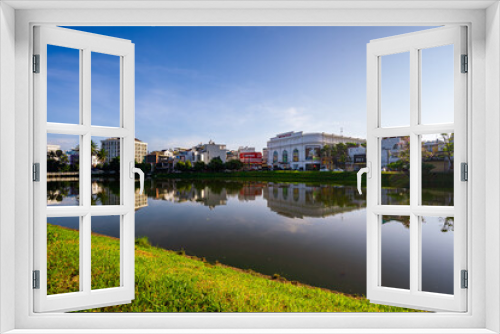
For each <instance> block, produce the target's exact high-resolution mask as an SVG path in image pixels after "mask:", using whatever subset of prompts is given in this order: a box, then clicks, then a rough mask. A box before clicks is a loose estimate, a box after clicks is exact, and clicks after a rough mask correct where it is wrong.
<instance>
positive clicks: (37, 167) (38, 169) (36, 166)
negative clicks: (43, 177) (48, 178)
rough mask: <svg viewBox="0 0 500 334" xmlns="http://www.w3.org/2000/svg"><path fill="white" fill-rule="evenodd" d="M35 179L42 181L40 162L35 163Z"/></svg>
mask: <svg viewBox="0 0 500 334" xmlns="http://www.w3.org/2000/svg"><path fill="white" fill-rule="evenodd" d="M33 181H35V182H40V164H39V163H38V162H36V163H34V164H33Z"/></svg>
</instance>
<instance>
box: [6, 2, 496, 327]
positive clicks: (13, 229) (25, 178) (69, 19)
mask: <svg viewBox="0 0 500 334" xmlns="http://www.w3.org/2000/svg"><path fill="white" fill-rule="evenodd" d="M131 4H132V5H131ZM10 6H14V7H17V8H19V10H16V11H14V10H13V9H12V8H11V7H10ZM72 6H73V8H71V7H72ZM98 6H99V8H97V7H98ZM120 6H123V7H126V6H132V7H133V9H124V8H123V7H122V8H120ZM148 6H150V8H149V9H147V7H148ZM151 6H154V7H162V6H163V7H164V8H160V9H158V8H154V9H151ZM176 6H177V8H175V7H176ZM180 6H184V7H185V8H181V9H179V8H178V7H180ZM201 6H203V8H200V7H201ZM391 6H397V7H398V8H397V9H391ZM488 6H489V7H488ZM23 7H24V8H25V9H21V8H23ZM59 7H69V8H59ZM76 7H78V8H80V9H74V8H76ZM85 7H86V9H81V8H85ZM103 7H108V8H114V10H103V9H102V8H103ZM141 7H142V8H143V10H137V8H141ZM168 7H170V8H168ZM224 7H227V8H224ZM487 7H488V8H487ZM30 8H31V9H30ZM33 8H34V9H33ZM43 8H45V9H43ZM349 8H351V9H349ZM368 8H369V9H368ZM374 8H375V9H374ZM353 9H354V10H353ZM14 18H15V20H14ZM35 24H57V25H67V26H70V25H218V26H220V25H339V26H343V25H365V26H366V25H381V26H387V25H401V24H404V25H412V26H424V25H428V26H435V25H443V24H465V25H467V26H468V28H469V29H468V31H469V50H468V54H469V57H470V59H471V62H470V63H469V69H470V71H471V75H469V76H468V86H469V87H470V89H469V91H468V105H469V108H468V109H469V110H470V112H469V116H468V117H469V122H468V124H469V125H468V132H469V133H470V134H471V139H470V141H469V143H468V146H469V152H470V154H471V157H470V159H469V161H470V166H469V177H470V181H469V190H468V198H470V199H471V200H470V201H469V203H468V206H469V208H468V220H469V222H471V223H470V224H469V226H470V227H469V231H468V234H469V235H470V236H471V238H470V239H469V241H468V243H469V244H468V251H469V256H468V259H469V261H468V262H469V263H468V268H469V272H470V275H469V289H468V303H469V305H468V312H466V313H458V314H457V313H435V314H369V313H366V314H362V313H353V314H344V313H337V314H307V313H306V314H296V313H292V314H283V313H280V314H34V313H33V312H32V310H33V304H32V303H33V297H32V296H33V292H32V290H31V279H30V278H31V270H32V262H31V261H32V260H31V259H30V258H31V257H30V254H31V253H30V252H31V251H32V247H31V245H32V241H33V240H32V237H31V236H32V235H33V233H32V221H33V217H32V209H31V208H32V207H33V203H31V199H30V195H31V194H32V182H31V179H30V175H31V163H32V158H31V157H32V156H33V151H32V150H33V148H32V147H31V145H30V143H32V135H31V134H32V133H33V128H32V122H33V120H32V116H31V115H32V106H33V104H32V88H31V87H32V82H31V80H32V76H31V73H30V72H29V71H30V69H31V66H30V63H31V59H30V57H31V54H32V50H31V47H32V31H33V29H32V27H33V25H35ZM14 33H15V35H14ZM14 36H15V38H14ZM132 42H134V41H132ZM162 43H163V41H162ZM0 50H1V51H0V69H1V71H2V72H1V74H2V75H1V76H0V96H1V101H0V121H1V122H0V138H1V141H0V159H1V160H0V162H1V163H0V185H1V186H0V217H1V221H0V224H1V225H0V243H1V247H0V271H1V276H0V293H1V302H0V322H1V325H0V331H2V332H6V331H8V330H11V329H15V331H13V332H12V333H37V332H42V329H52V330H50V332H56V330H57V329H59V330H60V332H61V333H62V332H64V333H70V332H75V333H76V332H77V331H76V329H89V330H88V331H86V332H88V333H90V332H91V333H102V332H106V331H107V330H109V331H110V330H112V329H115V330H116V331H115V332H124V329H127V333H135V332H141V329H137V328H144V329H146V328H150V329H165V328H169V329H170V330H167V329H166V330H165V331H164V332H174V331H175V329H176V328H177V329H179V328H185V329H193V331H196V332H202V329H206V330H207V332H248V329H252V328H253V329H254V331H255V332H266V333H269V332H280V333H282V332H287V331H290V332H292V331H293V332H299V331H298V330H294V328H301V330H300V332H316V333H318V332H321V333H326V332H337V333H339V332H347V331H348V332H349V333H356V332H360V333H371V332H373V333H375V332H383V333H387V332H392V333H405V332H408V333H409V332H411V333H416V332H417V331H416V330H415V329H418V332H422V333H431V332H432V333H437V332H442V333H445V332H446V333H450V332H462V333H494V332H500V321H499V316H498V314H499V313H500V286H499V276H500V263H499V254H500V252H499V249H500V248H499V247H500V245H499V244H500V229H499V226H498V225H499V224H498V221H499V220H500V208H499V207H500V206H499V205H498V203H499V202H500V196H499V195H500V190H499V189H500V174H499V173H498V165H499V163H500V152H498V150H495V149H493V150H485V149H484V147H485V145H486V142H488V143H490V145H491V147H492V148H495V147H496V148H497V147H499V146H500V136H499V131H498V129H499V125H500V117H499V115H498V114H499V113H498V110H499V109H500V98H499V97H498V95H499V94H498V91H500V11H499V8H498V2H497V1H486V2H474V1H452V2H449V1H443V2H441V1H432V2H425V1H422V2H419V1H398V2H397V4H396V3H395V2H384V1H370V3H369V4H367V2H357V1H351V2H349V1H332V2H328V3H327V2H317V1H310V2H307V1H294V2H284V1H283V2H281V1H269V2H265V3H264V2H260V1H256V2H254V3H252V2H240V1H238V2H237V3H235V2H234V1H233V2H231V3H229V2H228V3H221V2H218V1H207V2H204V3H203V5H202V4H200V3H199V2H198V3H196V2H195V3H191V2H187V3H184V4H179V3H177V2H169V1H165V2H162V3H159V2H154V3H153V4H152V2H149V1H143V2H142V4H141V3H140V2H132V1H131V2H126V1H122V2H113V1H110V2H108V1H99V2H94V1H81V2H77V3H73V4H71V3H70V2H69V1H65V2H50V1H43V0H42V1H36V2H30V1H27V2H23V1H19V2H18V1H12V0H11V1H4V2H3V3H1V4H0ZM14 66H15V72H14V70H13V68H14ZM13 82H14V83H15V85H14V84H12V83H13ZM13 96H15V99H14V98H13ZM13 110H15V112H12V111H13ZM12 129H13V130H12ZM12 136H15V137H14V138H15V141H14V149H13V148H12V147H11V146H12ZM4 161H9V162H11V161H15V168H14V167H13V166H12V165H9V163H5V162H4ZM14 173H15V177H14V178H13V177H12V174H14ZM486 174H488V182H486ZM9 186H10V187H9ZM14 188H15V189H16V191H15V196H14V198H13V199H12V198H11V197H12V190H11V189H14ZM486 195H488V196H486ZM12 208H14V209H12ZM486 218H488V219H486ZM12 222H14V223H15V224H12ZM12 287H14V288H12ZM486 291H488V293H486ZM12 305H14V307H12ZM245 328H246V331H245ZM120 329H122V330H120ZM133 329H137V330H133ZM195 329H198V330H195ZM210 329H212V330H210ZM238 329H241V330H238ZM343 329H345V330H343ZM348 329H349V330H348ZM109 331H107V332H109ZM254 331H252V332H254ZM45 332H47V331H45ZM184 332H186V331H184Z"/></svg>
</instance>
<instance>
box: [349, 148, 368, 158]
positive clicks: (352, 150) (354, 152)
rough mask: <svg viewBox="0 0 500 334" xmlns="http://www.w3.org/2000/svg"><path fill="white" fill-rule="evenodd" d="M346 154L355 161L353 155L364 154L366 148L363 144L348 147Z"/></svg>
mask: <svg viewBox="0 0 500 334" xmlns="http://www.w3.org/2000/svg"><path fill="white" fill-rule="evenodd" d="M347 154H348V155H349V158H350V159H351V161H353V162H355V161H354V156H355V155H363V154H366V148H365V147H363V146H357V147H349V148H348V149H347Z"/></svg>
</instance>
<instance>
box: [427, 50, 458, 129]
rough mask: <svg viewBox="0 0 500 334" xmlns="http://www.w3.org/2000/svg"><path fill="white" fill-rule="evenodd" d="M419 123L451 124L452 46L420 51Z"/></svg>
mask: <svg viewBox="0 0 500 334" xmlns="http://www.w3.org/2000/svg"><path fill="white" fill-rule="evenodd" d="M420 56H421V64H422V65H421V66H422V67H421V68H422V74H421V75H422V77H421V80H420V84H421V109H420V110H421V123H422V124H437V123H453V119H454V76H453V66H454V62H453V45H446V46H440V47H436V48H430V49H423V50H421V51H420Z"/></svg>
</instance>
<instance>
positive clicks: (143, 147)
mask: <svg viewBox="0 0 500 334" xmlns="http://www.w3.org/2000/svg"><path fill="white" fill-rule="evenodd" d="M101 148H104V149H105V150H106V152H108V155H107V157H106V162H110V161H111V160H112V159H113V158H116V157H119V156H120V138H116V137H115V138H107V139H105V140H101ZM147 154H148V144H147V143H145V142H143V141H141V140H139V139H137V138H136V139H135V151H134V158H135V161H137V162H143V160H144V157H145V156H146V155H147Z"/></svg>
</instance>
